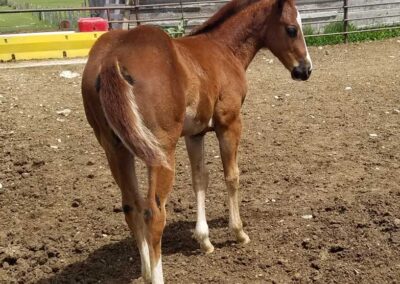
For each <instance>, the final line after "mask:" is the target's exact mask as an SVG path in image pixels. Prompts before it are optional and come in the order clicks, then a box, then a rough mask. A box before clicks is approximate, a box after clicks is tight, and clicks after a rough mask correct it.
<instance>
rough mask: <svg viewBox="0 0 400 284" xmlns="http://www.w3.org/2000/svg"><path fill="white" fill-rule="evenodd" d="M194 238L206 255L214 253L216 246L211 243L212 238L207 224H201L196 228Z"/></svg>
mask: <svg viewBox="0 0 400 284" xmlns="http://www.w3.org/2000/svg"><path fill="white" fill-rule="evenodd" d="M194 238H195V239H196V240H197V242H198V243H199V244H200V247H201V249H202V250H203V251H204V252H205V253H212V252H213V251H214V246H213V245H212V244H211V242H210V238H209V236H208V225H207V223H205V224H204V223H201V224H198V225H197V226H196V230H195V232H194Z"/></svg>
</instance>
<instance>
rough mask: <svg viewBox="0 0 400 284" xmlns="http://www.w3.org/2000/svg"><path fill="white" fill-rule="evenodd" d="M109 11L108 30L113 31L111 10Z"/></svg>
mask: <svg viewBox="0 0 400 284" xmlns="http://www.w3.org/2000/svg"><path fill="white" fill-rule="evenodd" d="M106 11H107V20H108V29H110V30H111V29H112V24H111V23H110V21H111V11H110V9H107V10H106Z"/></svg>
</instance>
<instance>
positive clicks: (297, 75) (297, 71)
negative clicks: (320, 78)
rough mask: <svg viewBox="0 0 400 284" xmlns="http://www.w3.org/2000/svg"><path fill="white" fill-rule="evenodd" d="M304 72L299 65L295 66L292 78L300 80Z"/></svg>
mask: <svg viewBox="0 0 400 284" xmlns="http://www.w3.org/2000/svg"><path fill="white" fill-rule="evenodd" d="M302 73H303V72H301V68H299V67H295V68H294V69H293V70H292V78H293V79H296V80H299V79H301V77H302V76H301V75H302Z"/></svg>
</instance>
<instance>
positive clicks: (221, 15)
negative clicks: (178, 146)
mask: <svg viewBox="0 0 400 284" xmlns="http://www.w3.org/2000/svg"><path fill="white" fill-rule="evenodd" d="M258 1H260V0H232V1H231V2H229V3H227V4H226V5H224V6H223V7H222V8H221V9H220V10H219V11H218V12H217V13H216V14H214V15H213V16H212V17H211V18H210V19H208V20H207V21H205V22H204V23H203V24H202V25H200V26H198V27H195V28H194V29H193V30H192V32H191V33H190V35H198V34H202V33H206V32H209V31H211V30H213V29H215V28H216V27H218V26H219V25H220V24H222V23H223V22H225V21H226V20H227V19H229V18H230V17H232V16H233V15H235V14H237V13H238V12H240V11H242V10H243V9H245V8H246V7H248V6H249V5H251V4H253V3H255V2H258Z"/></svg>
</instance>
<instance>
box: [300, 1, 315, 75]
mask: <svg viewBox="0 0 400 284" xmlns="http://www.w3.org/2000/svg"><path fill="white" fill-rule="evenodd" d="M296 9H297V8H296ZM297 23H298V24H299V27H300V30H301V34H302V36H303V41H304V46H305V47H306V52H307V57H306V60H307V61H308V63H309V64H310V70H312V69H313V65H312V61H311V57H310V53H308V48H307V44H306V41H305V39H304V33H303V26H302V23H301V16H300V13H299V10H297Z"/></svg>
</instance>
